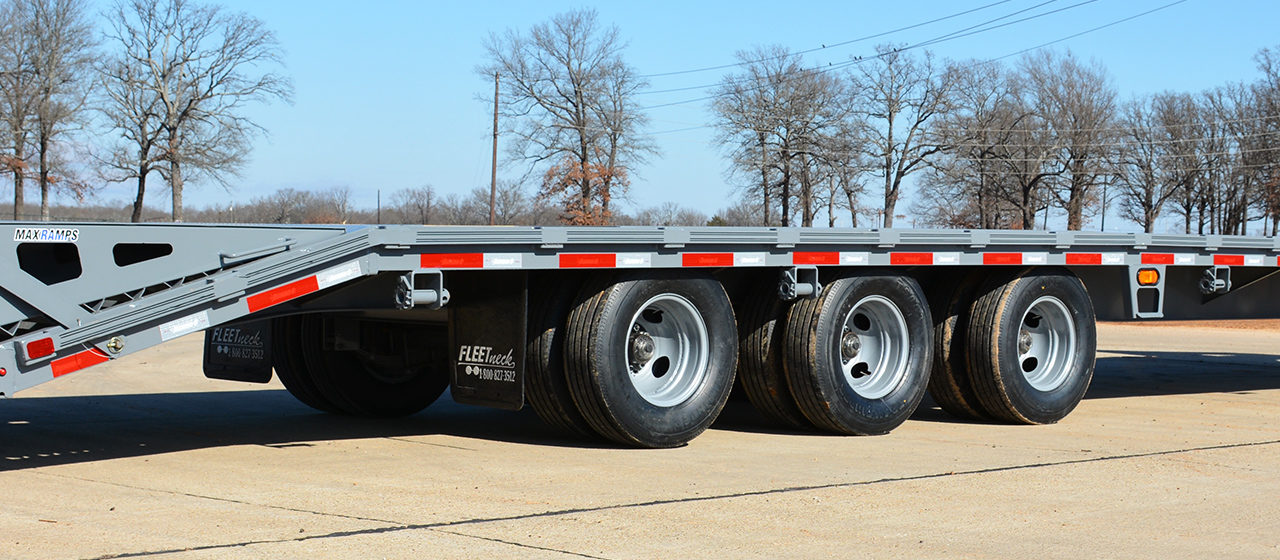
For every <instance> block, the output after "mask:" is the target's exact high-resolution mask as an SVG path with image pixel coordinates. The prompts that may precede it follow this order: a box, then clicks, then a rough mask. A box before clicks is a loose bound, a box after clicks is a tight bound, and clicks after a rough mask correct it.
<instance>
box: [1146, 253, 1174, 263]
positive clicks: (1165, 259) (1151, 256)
mask: <svg viewBox="0 0 1280 560" xmlns="http://www.w3.org/2000/svg"><path fill="white" fill-rule="evenodd" d="M1142 264H1173V253H1143V254H1142Z"/></svg>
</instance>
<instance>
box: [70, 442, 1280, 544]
mask: <svg viewBox="0 0 1280 560" xmlns="http://www.w3.org/2000/svg"><path fill="white" fill-rule="evenodd" d="M1277 444H1280V440H1267V441H1255V442H1243V443H1227V444H1220V445H1206V446H1200V447H1185V448H1178V449H1167V450H1163V451H1148V452H1143V453H1125V454H1120V455H1106V456H1102V457H1089V458H1085V459H1069V460H1065V461H1046V462H1039V463H1025V464H1020V465H1008V466H1003V467H990V468H985V469H971V470H966V471H948V472H941V473H930V474H922V475H914V476H901V477H891V478H880V479H875V480H860V481H856V482H833V483H830V484H813V485H801V486H788V487H783V488H771V489H767V490H751V491H746V492H733V493H725V494H711V495H706V496H686V497H683V498H665V499H660V500H649V501H644V502H630V503H622V504H611V505H603V506H593V507H580V508H567V509H558V510H550V511H543V512H535V513H526V514H520V515H509V516H500V517H480V518H473V519H460V520H456V521H441V522H436V523H417V524H399V523H394V522H390V521H384V520H374V519H366V518H362V517H354V516H342V515H337V514H324V513H317V512H310V511H305V510H296V509H292V508H278V509H285V510H289V511H302V512H304V513H316V514H317V515H332V516H334V517H346V518H349V519H360V520H363V521H377V522H380V523H387V524H391V525H393V526H390V527H375V528H370V529H358V530H351V531H336V532H332V533H325V534H321V535H307V536H304V537H296V538H291V539H278V540H260V541H244V542H236V543H224V544H213V545H206V546H198V547H192V548H180V549H170V550H155V551H145V552H131V553H124V554H113V555H106V556H99V557H96V558H94V559H92V560H102V559H106V558H140V557H145V556H157V555H163V554H174V553H178V552H199V551H210V550H225V549H231V548H240V547H245V546H253V545H258V544H276V543H286V542H305V541H310V540H318V539H333V538H345V537H355V536H367V535H380V534H388V533H396V532H400V531H424V530H425V531H438V532H445V533H451V534H453V533H452V532H451V531H448V529H450V528H454V527H463V526H468V525H482V524H486V523H507V522H513V521H525V520H531V519H545V518H551V517H563V516H568V515H580V514H585V513H600V512H607V511H620V510H627V509H639V508H648V507H659V506H667V505H679V504H692V503H700V502H710V501H717V500H733V499H740V498H753V497H759V496H774V495H781V494H792V493H798V492H813V491H818V490H831V489H840V488H857V487H862V486H876V485H881V484H893V483H899V482H916V481H921V480H935V479H943V478H950V477H957V476H973V475H983V474H993V473H1003V472H1013V471H1022V470H1032V469H1040V468H1049V467H1061V466H1070V465H1084V464H1089V463H1100V462H1106V461H1124V460H1129V459H1144V458H1151V457H1165V456H1170V455H1181V454H1185V453H1196V452H1201V451H1218V450H1223V449H1241V448H1247V447H1261V446H1269V445H1277ZM51 476H64V475H51ZM66 478H73V479H74V478H75V477H66ZM77 480H85V479H77ZM90 482H98V481H90ZM106 484H115V483H106ZM117 485H118V486H124V487H127V488H134V487H132V486H128V485H124V484H117ZM142 490H149V489H145V488H144V489H142ZM162 492H164V491H162ZM170 493H173V494H179V495H187V496H193V497H198V498H208V497H207V496H199V495H194V494H184V493H180V492H170ZM208 499H214V500H221V501H228V502H233V503H245V502H239V501H235V500H228V499H225V498H208ZM245 504H246V505H259V504H248V503H245ZM260 507H273V506H260ZM462 536H467V537H473V538H479V539H484V540H491V541H493V542H501V543H504V544H510V545H512V546H523V547H528V548H536V547H533V546H531V545H523V544H519V543H508V542H506V541H501V540H497V539H492V538H486V537H477V536H475V535H465V534H464V535H462ZM544 550H552V549H544ZM555 552H564V553H565V554H577V553H571V552H566V551H559V550H556V551H555ZM578 556H584V557H587V558H595V557H593V556H585V555H581V554H578Z"/></svg>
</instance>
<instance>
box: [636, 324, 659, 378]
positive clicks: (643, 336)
mask: <svg viewBox="0 0 1280 560" xmlns="http://www.w3.org/2000/svg"><path fill="white" fill-rule="evenodd" d="M630 347H631V348H630V350H631V352H630V354H631V368H632V369H634V370H639V369H641V368H643V367H644V365H645V364H647V363H649V360H652V359H653V354H654V352H655V351H656V350H657V346H656V345H655V344H654V343H653V337H652V336H649V333H647V332H644V331H643V330H640V328H639V325H636V328H635V329H633V330H632V331H631V342H630Z"/></svg>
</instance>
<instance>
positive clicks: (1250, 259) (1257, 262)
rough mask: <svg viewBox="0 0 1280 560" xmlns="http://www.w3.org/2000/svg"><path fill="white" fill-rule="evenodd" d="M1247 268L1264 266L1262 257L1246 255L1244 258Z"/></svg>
mask: <svg viewBox="0 0 1280 560" xmlns="http://www.w3.org/2000/svg"><path fill="white" fill-rule="evenodd" d="M1244 265H1245V266H1262V255H1246V256H1245V258H1244Z"/></svg>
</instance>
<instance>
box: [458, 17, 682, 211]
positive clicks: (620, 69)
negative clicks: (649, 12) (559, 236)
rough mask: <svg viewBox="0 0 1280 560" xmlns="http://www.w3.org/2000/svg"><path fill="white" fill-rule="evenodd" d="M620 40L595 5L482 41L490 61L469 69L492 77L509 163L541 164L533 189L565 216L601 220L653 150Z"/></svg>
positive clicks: (641, 83) (642, 84) (533, 166)
mask: <svg viewBox="0 0 1280 560" xmlns="http://www.w3.org/2000/svg"><path fill="white" fill-rule="evenodd" d="M625 47H626V43H625V42H624V41H623V40H622V39H621V38H620V37H619V35H618V28H617V27H614V26H610V27H607V28H605V27H602V26H601V25H600V24H599V23H598V22H597V15H596V12H595V11H594V10H575V11H571V12H568V13H563V14H558V15H556V16H555V17H553V18H552V19H551V21H549V22H546V23H540V24H537V25H534V26H533V28H531V29H530V30H529V33H528V34H527V35H525V34H520V33H517V32H516V31H513V30H508V31H507V32H506V33H505V34H503V35H498V34H492V35H490V36H489V39H488V40H487V41H486V42H485V49H486V50H487V51H488V56H489V59H490V61H489V63H487V64H484V65H481V66H480V67H478V68H477V69H476V72H477V73H478V74H480V75H481V76H484V77H486V78H493V77H495V76H498V77H500V83H501V85H502V92H501V95H500V97H499V107H500V112H501V115H502V117H503V122H504V129H505V132H506V134H507V135H508V136H509V137H512V138H514V140H513V141H511V142H509V143H508V144H507V154H508V160H509V161H522V162H526V163H528V164H529V170H530V172H532V171H534V170H536V169H541V170H542V176H543V181H542V190H541V196H542V197H544V198H548V199H556V200H559V201H561V202H562V204H563V205H564V214H563V217H562V219H563V220H564V221H565V222H566V223H570V224H605V223H608V222H609V216H610V214H611V210H610V204H611V201H612V199H613V198H615V197H617V196H621V195H622V194H625V191H626V188H627V185H628V184H629V177H630V175H631V174H632V173H633V170H634V168H635V166H637V165H639V164H641V163H643V162H644V161H645V158H646V157H647V156H649V155H652V154H656V153H657V148H656V147H655V146H654V145H653V144H652V142H651V141H650V140H649V139H648V138H647V137H645V136H644V132H643V131H644V128H645V126H646V124H647V120H648V119H647V117H646V116H645V115H644V113H643V112H641V110H640V108H639V106H638V105H637V104H636V102H635V99H634V97H635V94H636V92H637V91H639V90H640V89H641V88H644V87H645V86H647V85H648V83H647V82H646V81H645V80H643V79H641V78H640V77H639V76H638V75H637V74H636V72H635V70H634V69H633V68H632V67H631V66H630V65H628V64H627V63H626V62H624V61H623V59H622V50H623V49H624V48H625Z"/></svg>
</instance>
